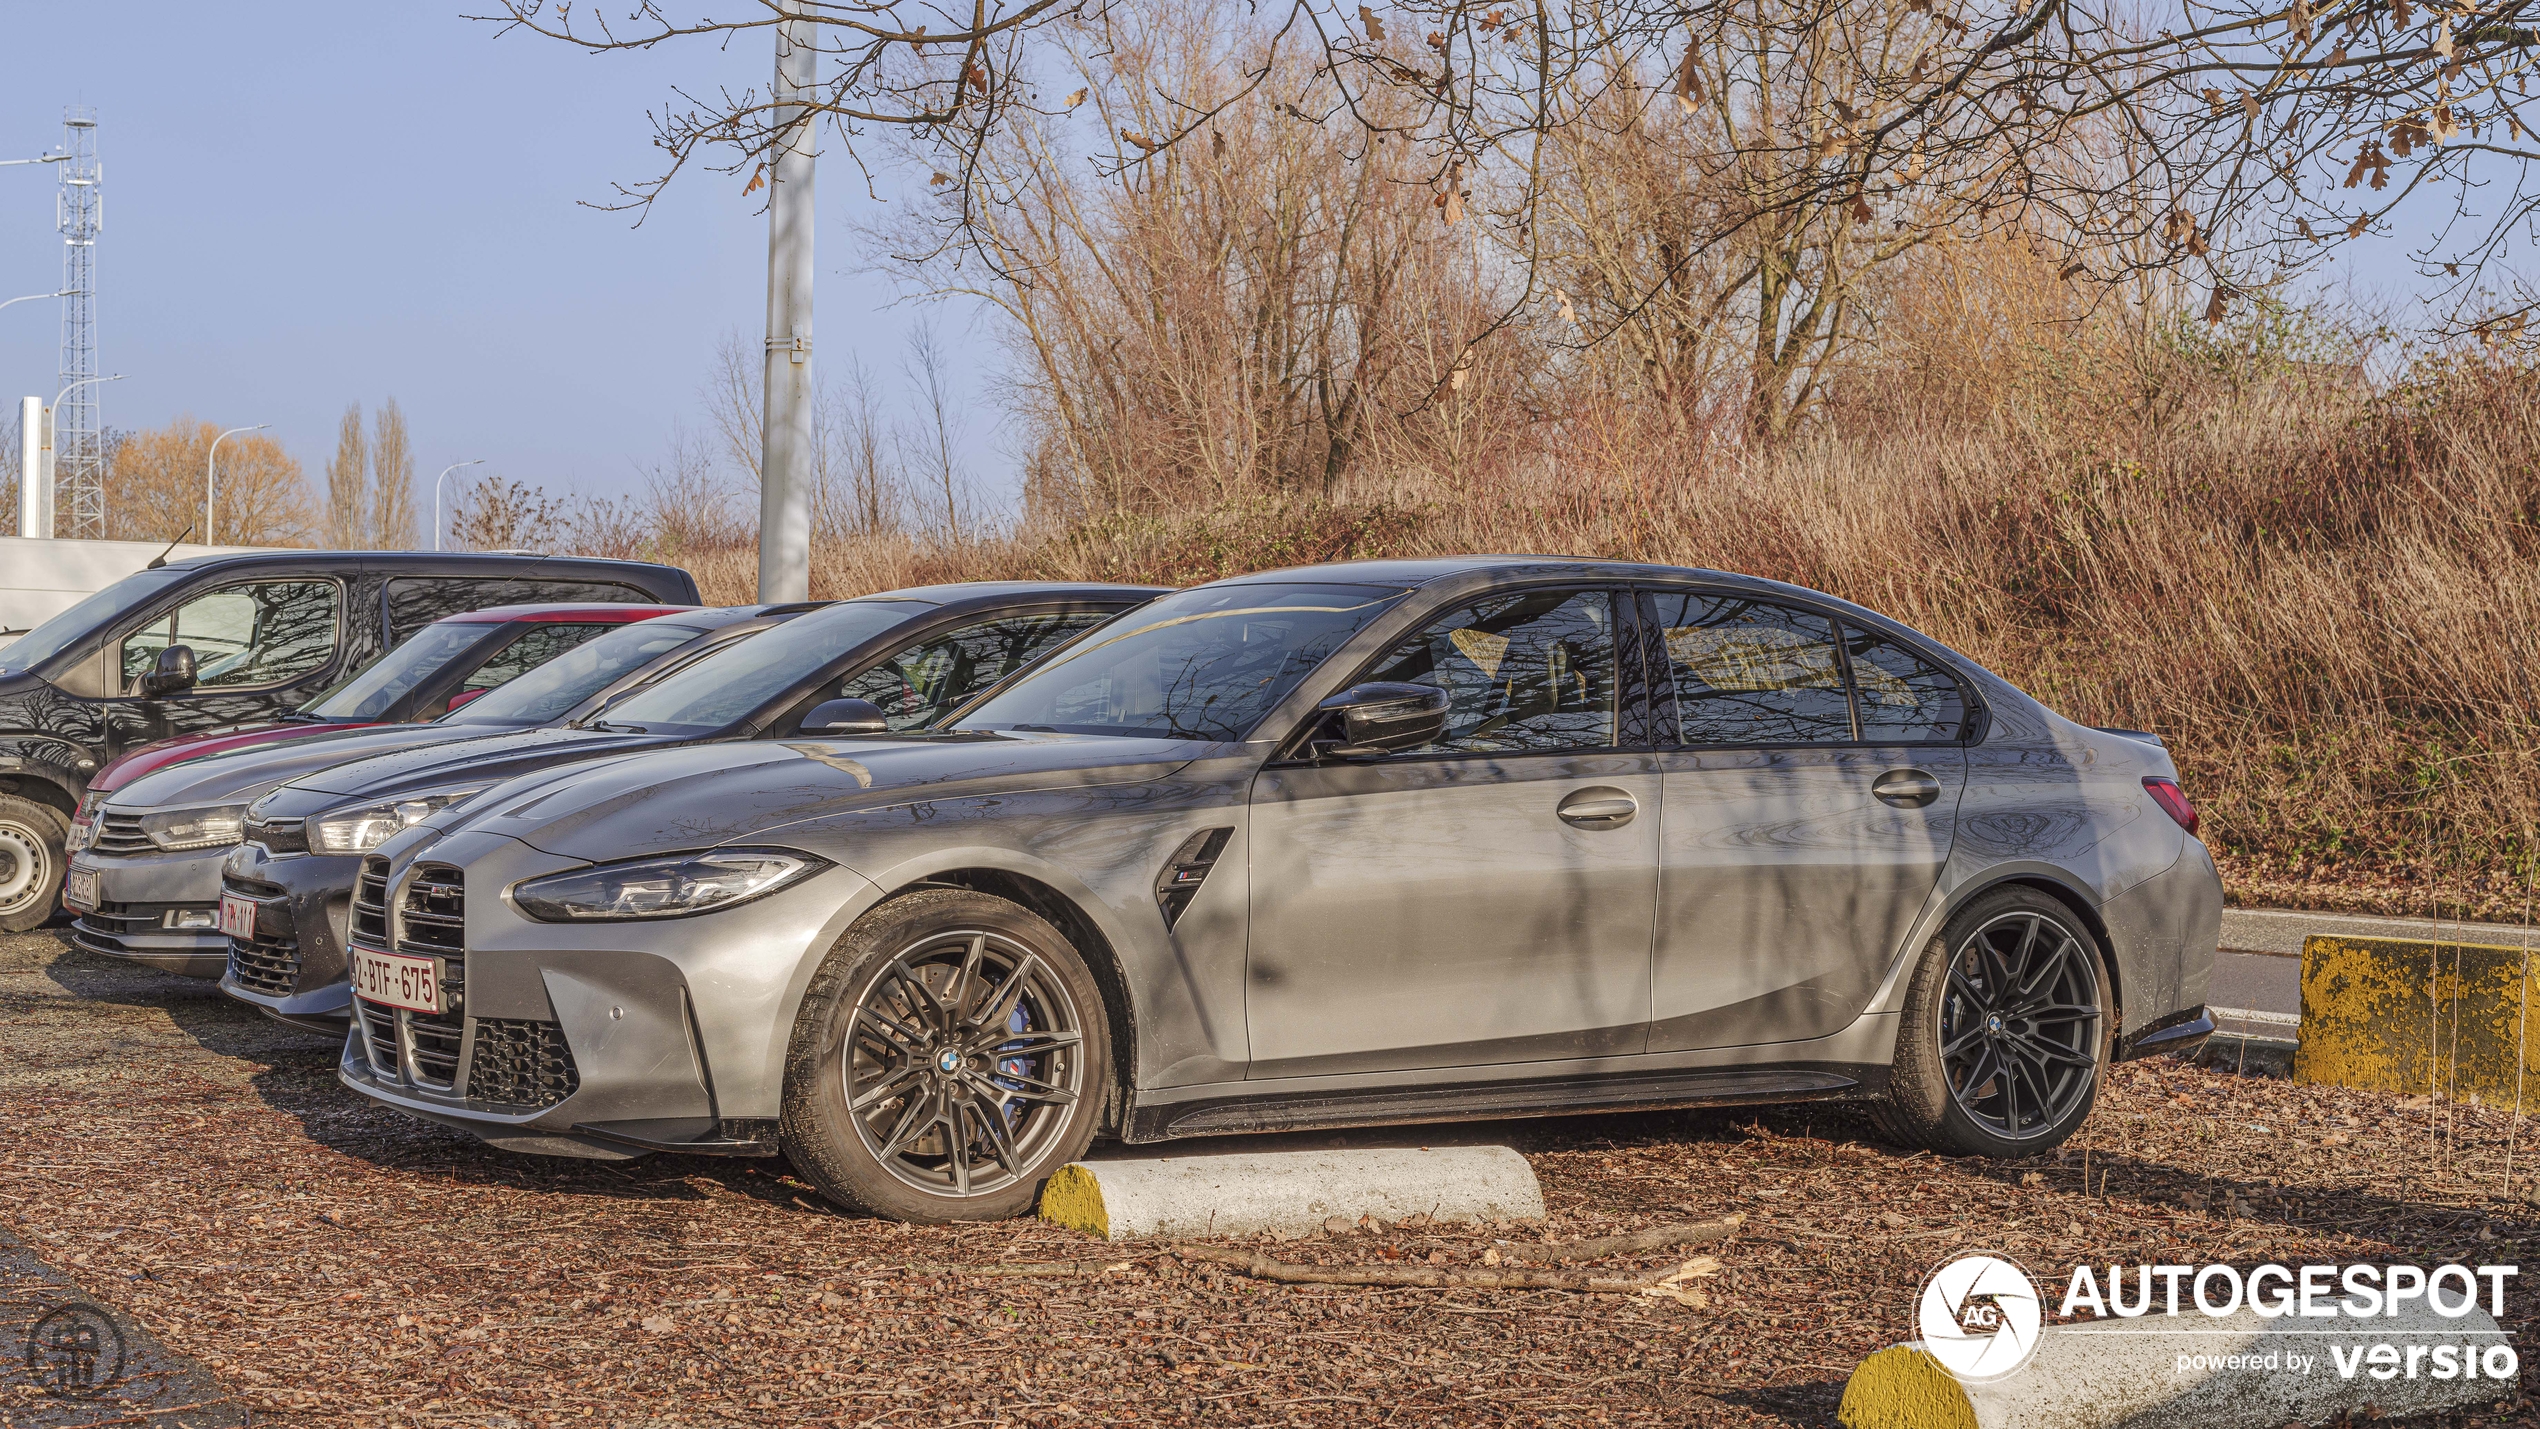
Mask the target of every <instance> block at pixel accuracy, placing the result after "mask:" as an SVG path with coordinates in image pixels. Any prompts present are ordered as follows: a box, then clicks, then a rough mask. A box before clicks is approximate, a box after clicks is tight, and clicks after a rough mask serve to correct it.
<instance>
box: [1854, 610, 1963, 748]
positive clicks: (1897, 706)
mask: <svg viewBox="0 0 2540 1429" xmlns="http://www.w3.org/2000/svg"><path fill="white" fill-rule="evenodd" d="M1843 644H1844V650H1845V653H1847V654H1849V655H1850V656H1851V657H1852V686H1853V689H1854V691H1855V692H1856V693H1857V694H1858V695H1859V697H1860V709H1861V739H1862V741H1863V742H1864V743H1868V744H1930V743H1933V742H1935V741H1944V742H1945V741H1949V740H1954V739H1957V738H1958V737H1959V736H1960V735H1962V734H1964V733H1965V732H1966V728H1967V697H1966V695H1965V693H1964V692H1962V691H1961V690H1960V689H1959V688H1958V682H1957V681H1956V680H1953V679H1951V678H1950V677H1949V676H1948V675H1947V674H1945V673H1943V672H1942V671H1941V670H1940V669H1939V668H1938V667H1936V666H1934V665H1933V664H1932V663H1931V662H1930V661H1928V660H1925V659H1924V658H1923V657H1921V656H1920V655H1917V654H1915V653H1914V652H1912V651H1910V650H1907V649H1906V648H1904V647H1903V646H1901V645H1898V644H1896V643H1895V642H1893V641H1890V640H1886V639H1883V638H1881V637H1879V636H1877V635H1873V634H1871V633H1870V632H1869V631H1866V630H1861V629H1858V628H1856V627H1853V626H1850V625H1846V626H1845V627H1844V628H1843Z"/></svg>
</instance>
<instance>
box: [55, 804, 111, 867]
mask: <svg viewBox="0 0 2540 1429" xmlns="http://www.w3.org/2000/svg"><path fill="white" fill-rule="evenodd" d="M105 807H106V795H105V794H104V793H103V792H101V791H99V790H95V789H91V790H89V791H88V792H87V793H85V794H82V795H80V796H79V812H77V813H75V814H73V815H71V831H70V833H69V835H68V836H66V837H65V838H64V839H63V840H62V846H63V847H64V848H65V849H66V850H68V851H69V852H71V853H77V852H79V851H80V850H81V849H84V848H86V847H88V846H89V845H90V844H93V843H95V842H96V841H97V820H98V817H99V814H98V811H99V810H101V809H103V808H105Z"/></svg>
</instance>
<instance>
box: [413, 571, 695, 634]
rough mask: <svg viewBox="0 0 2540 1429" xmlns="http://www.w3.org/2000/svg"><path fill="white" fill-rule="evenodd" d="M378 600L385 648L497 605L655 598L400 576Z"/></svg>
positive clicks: (600, 587)
mask: <svg viewBox="0 0 2540 1429" xmlns="http://www.w3.org/2000/svg"><path fill="white" fill-rule="evenodd" d="M381 598H382V599H383V600H385V601H386V602H387V606H388V643H390V644H391V645H394V644H396V643H397V642H398V641H400V640H403V639H405V638H406V637H407V636H409V635H412V634H414V633H415V632H416V631H418V630H421V629H422V628H423V627H425V626H427V625H430V624H431V623H432V622H434V621H436V620H441V619H444V618H447V617H449V616H453V615H465V614H467V613H468V612H469V611H471V610H490V609H492V608H493V607H495V606H498V605H560V604H564V603H566V602H569V601H586V602H604V603H608V604H620V605H622V604H626V603H629V602H633V603H638V604H649V603H651V602H652V599H653V597H651V596H649V595H646V594H644V593H643V592H642V591H640V590H637V589H635V588H634V587H633V586H623V585H618V584H615V583H614V582H610V581H560V580H523V579H519V578H517V577H509V576H486V577H455V576H399V577H398V578H397V579H395V580H392V581H390V582H389V583H388V588H387V590H386V591H385V592H384V593H383V594H382V596H381Z"/></svg>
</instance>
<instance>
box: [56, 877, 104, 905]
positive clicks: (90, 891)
mask: <svg viewBox="0 0 2540 1429" xmlns="http://www.w3.org/2000/svg"><path fill="white" fill-rule="evenodd" d="M62 901H63V902H64V903H67V904H69V905H70V906H72V907H73V908H76V909H78V910H79V911H80V912H82V913H94V912H96V911H97V870H95V869H93V868H74V869H72V870H71V871H70V875H69V876H68V877H66V878H64V879H63V880H62Z"/></svg>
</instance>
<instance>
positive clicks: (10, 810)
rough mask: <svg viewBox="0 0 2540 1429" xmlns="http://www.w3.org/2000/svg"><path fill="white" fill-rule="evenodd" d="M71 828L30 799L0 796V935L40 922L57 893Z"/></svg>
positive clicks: (49, 913)
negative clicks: (63, 849) (66, 839)
mask: <svg viewBox="0 0 2540 1429" xmlns="http://www.w3.org/2000/svg"><path fill="white" fill-rule="evenodd" d="M69 833H70V826H69V825H68V824H67V823H65V822H64V821H63V819H62V816H61V815H60V814H59V813H58V812H56V811H54V810H53V809H51V808H49V807H47V806H45V805H43V804H39V803H37V802H35V801H34V800H32V799H21V798H18V797H16V796H14V795H7V794H0V933H24V932H27V931H29V930H30V929H34V928H40V927H42V926H44V923H45V921H46V920H47V919H49V918H51V917H52V916H53V909H54V908H55V906H56V905H57V904H59V902H60V901H61V897H62V870H63V868H64V866H65V864H66V862H67V860H66V858H65V856H64V854H63V852H62V842H63V840H64V838H65V837H67V836H68V835H69Z"/></svg>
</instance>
